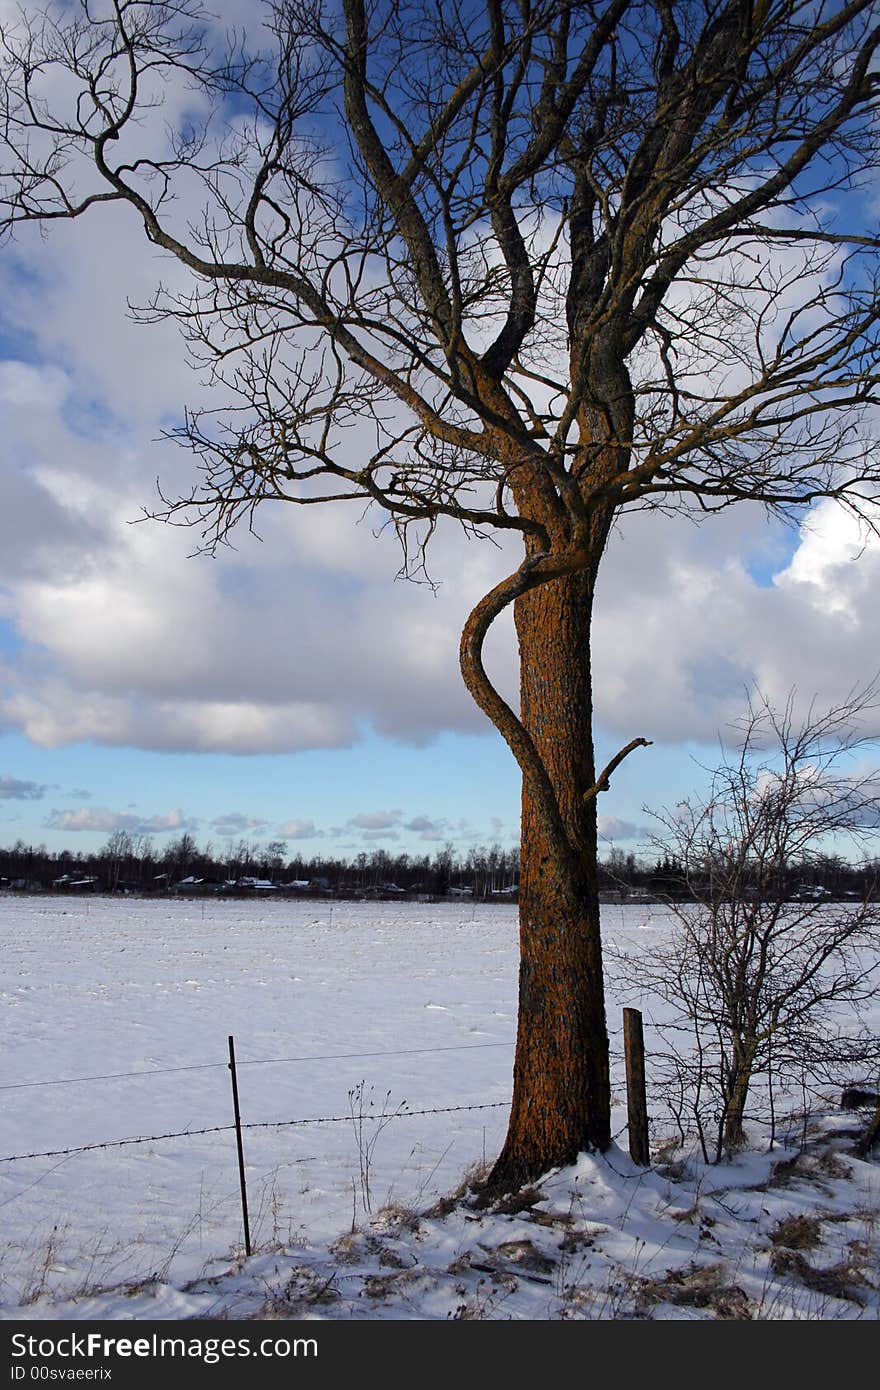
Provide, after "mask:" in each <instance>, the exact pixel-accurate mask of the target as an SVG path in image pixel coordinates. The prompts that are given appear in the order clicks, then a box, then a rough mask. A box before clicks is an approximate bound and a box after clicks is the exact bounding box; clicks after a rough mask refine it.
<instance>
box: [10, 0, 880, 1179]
mask: <svg viewBox="0 0 880 1390" xmlns="http://www.w3.org/2000/svg"><path fill="white" fill-rule="evenodd" d="M260 14H261V17H262V19H263V21H264V27H261V28H259V29H258V28H257V26H256V24H255V25H254V28H253V31H252V33H251V34H250V35H248V36H239V37H238V39H237V40H236V41H234V43H233V45H232V49H231V51H229V52H227V53H226V54H225V56H224V55H218V52H217V48H216V43H215V31H214V30H212V29H211V28H210V27H209V26H208V24H207V22H206V21H205V20H204V17H203V16H202V14H201V12H200V10H199V8H198V3H197V0H172V2H171V3H160V0H107V3H106V4H105V5H104V6H103V7H102V8H101V9H100V10H99V9H98V8H95V7H93V6H92V4H91V3H87V0H80V3H79V4H76V5H73V6H66V7H60V6H57V7H55V8H51V9H50V12H49V17H48V18H46V17H44V16H43V15H42V13H40V14H37V13H35V12H29V13H25V15H24V16H23V18H22V19H21V21H20V22H19V23H18V24H15V23H12V24H8V25H6V26H5V28H4V29H3V34H2V46H0V47H2V69H3V98H2V103H3V104H2V111H0V138H2V143H3V154H2V169H3V172H2V175H0V200H2V209H3V212H2V215H3V218H4V223H5V226H6V228H7V229H9V230H12V229H15V228H17V227H20V226H21V224H24V223H28V222H35V223H37V224H40V225H42V226H44V227H45V226H48V225H49V223H51V222H52V221H55V220H59V219H61V220H63V219H66V218H80V217H92V216H95V215H100V212H101V209H102V207H103V205H104V204H106V203H119V204H124V205H127V206H128V207H129V208H130V209H131V210H132V212H133V214H134V215H135V216H136V217H138V218H139V219H140V222H141V223H142V225H143V229H144V233H145V236H146V239H147V242H148V243H149V244H150V245H151V247H154V248H160V249H161V250H163V251H165V252H167V253H168V255H169V257H171V258H173V259H175V260H176V261H177V262H178V263H180V264H181V265H182V266H184V267H186V268H188V269H189V271H191V272H192V281H191V288H190V289H189V291H188V292H187V293H185V294H184V295H182V296H178V297H175V296H173V295H171V294H169V293H167V292H164V291H162V290H159V291H158V292H157V295H156V298H155V300H154V302H153V303H152V304H151V305H149V306H147V307H146V309H145V311H144V317H145V318H147V319H150V318H153V317H163V316H168V315H170V316H172V317H174V318H176V319H177V320H178V321H179V323H180V324H181V325H182V327H183V329H184V331H185V332H186V333H187V334H188V335H189V338H190V341H191V344H192V350H193V353H194V356H195V358H196V361H197V362H198V363H200V364H201V365H202V366H203V367H207V369H208V372H209V374H210V379H211V380H212V381H213V383H214V384H215V386H216V387H217V397H216V399H217V407H216V409H212V410H211V411H208V412H202V413H199V412H196V413H190V414H188V415H187V416H186V419H185V422H184V424H183V425H182V426H181V429H180V431H179V435H180V438H181V440H182V441H183V443H184V444H186V445H187V446H188V447H189V448H191V449H192V450H194V451H195V453H196V455H197V456H198V458H199V460H200V462H201V465H202V467H203V472H202V474H201V478H202V481H201V483H200V484H199V485H198V486H197V488H196V490H195V491H194V492H193V493H192V494H191V495H188V496H186V497H185V498H182V499H180V500H174V499H173V498H172V500H171V501H170V502H169V504H168V507H167V511H166V515H167V517H168V518H169V519H172V520H178V521H180V520H184V521H188V522H190V523H191V524H194V525H197V526H200V527H201V529H202V534H203V537H204V543H205V545H207V546H209V547H210V546H213V545H216V544H218V543H220V542H222V541H223V540H225V539H226V537H227V536H228V534H229V532H230V529H231V528H232V527H233V526H234V525H235V524H236V522H238V521H239V520H242V519H243V520H245V521H246V522H248V523H251V522H252V520H253V516H254V513H255V510H256V509H257V508H258V507H260V506H262V505H263V503H265V502H268V501H271V500H279V501H285V502H290V503H294V504H297V505H302V506H315V505H321V504H323V503H325V502H336V503H338V504H339V505H345V504H348V505H352V504H354V505H355V506H362V505H363V504H364V503H365V502H366V503H368V504H370V505H372V506H374V507H375V508H377V509H378V510H379V511H383V512H385V513H387V514H388V516H389V517H390V518H391V519H392V520H393V523H394V525H395V526H396V528H397V530H398V532H399V534H400V536H401V539H402V542H403V544H404V547H405V553H406V555H407V556H408V557H409V560H410V561H411V563H412V564H414V565H416V566H417V565H418V564H419V563H421V562H422V560H423V558H424V554H425V550H424V547H425V545H426V543H427V541H428V540H429V538H430V535H431V533H432V531H433V530H434V528H435V527H436V526H437V524H438V522H439V521H440V520H441V519H442V518H445V517H448V518H453V519H454V520H456V521H458V522H459V523H460V524H461V525H462V526H463V527H464V528H465V530H466V531H468V532H471V533H476V534H490V533H498V534H502V533H506V534H508V535H510V536H514V537H515V536H518V537H519V540H520V543H521V546H522V552H521V553H522V558H521V561H520V563H519V564H517V565H516V567H515V568H514V569H513V571H512V572H511V573H510V574H509V575H508V576H507V577H506V578H505V579H504V580H503V581H502V582H500V583H499V584H497V585H496V586H495V587H494V588H493V589H492V591H491V592H489V593H487V594H486V595H485V596H484V597H483V598H482V599H481V600H480V602H479V603H478V604H477V605H476V607H475V608H474V610H473V612H472V613H471V615H470V617H469V618H468V620H467V622H466V624H465V627H464V631H463V634H462V641H461V670H462V674H463V677H464V681H465V683H466V685H467V688H468V690H469V691H470V692H471V694H472V695H473V697H474V699H475V700H476V701H477V703H478V705H479V706H480V708H481V709H482V710H483V711H484V712H485V713H486V715H487V716H488V718H489V719H490V720H491V721H492V722H493V723H494V724H495V726H496V727H497V728H498V729H499V730H500V732H501V734H502V735H503V736H504V738H505V739H506V740H507V743H508V744H509V746H510V748H511V750H512V751H513V753H514V755H515V757H516V759H517V761H518V763H519V766H520V768H521V771H522V780H523V802H522V876H521V885H520V915H521V962H522V963H521V972H520V1017H519V1028H518V1038H517V1054H516V1063H515V1076H514V1096H513V1104H512V1110H511V1119H510V1128H509V1132H508V1137H507V1141H506V1143H505V1146H504V1149H503V1152H502V1154H501V1156H500V1158H499V1160H498V1162H497V1164H496V1166H495V1169H494V1172H493V1174H492V1177H491V1179H490V1183H489V1189H490V1190H495V1191H498V1190H504V1189H507V1188H512V1187H516V1186H518V1185H519V1184H521V1183H523V1182H524V1181H526V1180H528V1179H531V1178H534V1177H535V1176H536V1174H538V1173H540V1172H542V1171H544V1170H545V1169H546V1168H547V1167H549V1166H551V1165H555V1164H563V1163H567V1162H569V1161H571V1160H572V1159H573V1158H574V1157H575V1156H576V1154H577V1153H578V1152H579V1151H580V1150H582V1149H584V1148H598V1149H604V1148H605V1147H606V1146H607V1145H608V1143H609V1142H610V1086H609V1067H608V1040H607V1029H606V1021H605V1004H604V993H603V984H602V956H601V943H600V934H599V907H598V896H597V888H596V799H597V796H598V794H599V793H600V792H602V791H605V790H606V789H607V788H608V785H609V779H610V777H611V775H612V774H613V772H614V770H615V768H616V767H617V766H618V765H619V763H620V762H621V760H622V759H623V758H624V757H625V756H626V755H627V754H628V753H629V752H631V751H632V750H633V749H635V748H637V747H639V746H642V745H644V744H645V743H646V742H647V740H646V739H645V738H643V737H641V736H637V737H634V738H633V739H632V740H631V741H630V742H629V743H628V744H627V745H626V747H625V748H623V749H621V751H620V752H619V753H618V754H617V755H616V756H615V757H614V758H613V759H612V760H611V762H610V763H609V765H608V766H607V767H605V768H604V769H602V770H597V768H596V766H595V764H594V753H593V737H592V695H591V669H590V628H591V615H592V607H593V597H594V592H595V586H596V579H597V575H598V572H599V566H600V562H601V558H602V554H603V552H604V549H605V545H606V541H607V538H608V534H609V530H610V527H611V525H612V523H613V521H614V519H615V517H618V516H619V515H620V514H621V513H622V512H624V511H626V510H628V509H632V508H640V507H641V508H644V507H685V508H689V509H691V510H692V511H693V512H694V513H695V514H706V513H711V512H715V511H719V510H721V509H723V508H725V507H727V506H729V505H731V504H733V503H735V502H739V501H744V500H751V501H757V502H759V503H762V504H764V505H765V506H766V507H768V508H770V509H773V510H774V511H776V512H778V513H781V514H784V515H791V514H792V513H794V512H795V511H797V509H799V508H803V507H805V506H807V505H809V504H810V503H811V502H812V501H814V500H815V499H817V498H823V497H835V498H839V499H840V500H841V501H842V502H843V503H844V504H846V505H848V506H850V507H852V508H855V509H856V510H857V511H860V512H861V513H864V514H867V515H870V514H871V505H872V503H873V501H874V499H875V498H876V495H877V484H878V479H880V465H878V463H877V456H876V454H875V453H874V451H873V450H872V448H871V446H870V440H869V438H868V434H867V425H866V420H865V416H866V411H867V409H868V407H869V406H870V405H872V404H873V403H874V402H875V400H876V396H877V385H878V342H877V317H878V296H877V282H876V262H875V257H876V248H877V244H878V243H877V238H876V236H875V235H874V233H873V231H872V230H871V229H870V228H869V227H866V225H865V223H864V219H863V214H862V211H861V204H860V202H859V201H858V199H857V198H855V197H852V196H850V191H851V190H853V189H857V188H858V187H859V185H860V183H861V182H862V181H863V180H865V179H867V178H868V177H869V176H870V175H871V173H872V171H873V170H874V169H875V167H876V164H877V151H876V138H875V137H876V119H877V115H876V112H877V77H876V74H875V66H876V63H875V53H876V50H877V46H878V42H880V33H878V30H877V26H876V23H875V19H876V15H875V6H874V5H873V4H872V3H870V0H851V3H843V2H842V0H809V3H807V0H775V3H773V4H769V3H766V0H486V3H484V4H471V3H469V0H457V2H455V0H454V2H453V3H449V0H407V2H406V3H404V0H339V3H338V4H330V3H322V0H275V2H274V3H268V2H267V3H265V4H264V5H263V6H262V9H261V11H260ZM184 81H188V82H191V83H192V84H193V85H194V86H196V87H198V88H199V89H200V91H201V93H202V97H201V99H200V101H199V102H198V103H195V102H193V103H191V109H190V113H189V114H188V116H187V119H186V123H185V124H179V125H178V126H177V127H176V128H174V129H172V130H171V131H170V132H166V131H165V127H164V126H161V123H160V122H157V121H156V120H154V119H152V118H151V109H152V108H153V107H154V106H156V105H159V106H161V103H162V100H163V90H164V89H163V83H170V82H174V83H180V82H184ZM206 104H210V105H211V108H212V113H211V115H210V116H209V117H208V118H206V119H205V120H204V121H203V123H202V124H201V125H199V124H198V123H196V122H195V121H194V118H193V116H192V111H197V110H202V109H204V107H205V105H206ZM194 199H197V200H198V206H194ZM221 387H222V390H221ZM511 605H512V606H513V611H514V618H515V623H516V630H517V635H518V641H519V653H520V669H521V698H520V708H519V711H518V712H517V711H515V710H514V709H513V708H511V707H510V705H509V704H508V703H507V702H506V701H505V700H504V699H503V698H502V697H501V695H500V694H499V692H498V691H497V689H496V688H495V687H494V686H493V684H492V683H491V681H490V679H489V678H488V676H487V674H486V671H485V669H484V664H483V656H482V651H483V643H484V638H485V636H486V633H487V631H488V629H489V627H490V626H491V624H492V623H493V622H494V621H495V619H496V618H497V617H498V616H499V615H500V614H501V613H502V612H504V611H505V610H506V609H507V608H509V607H510V606H511ZM646 717H648V718H649V717H650V708H649V707H648V708H646Z"/></svg>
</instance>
